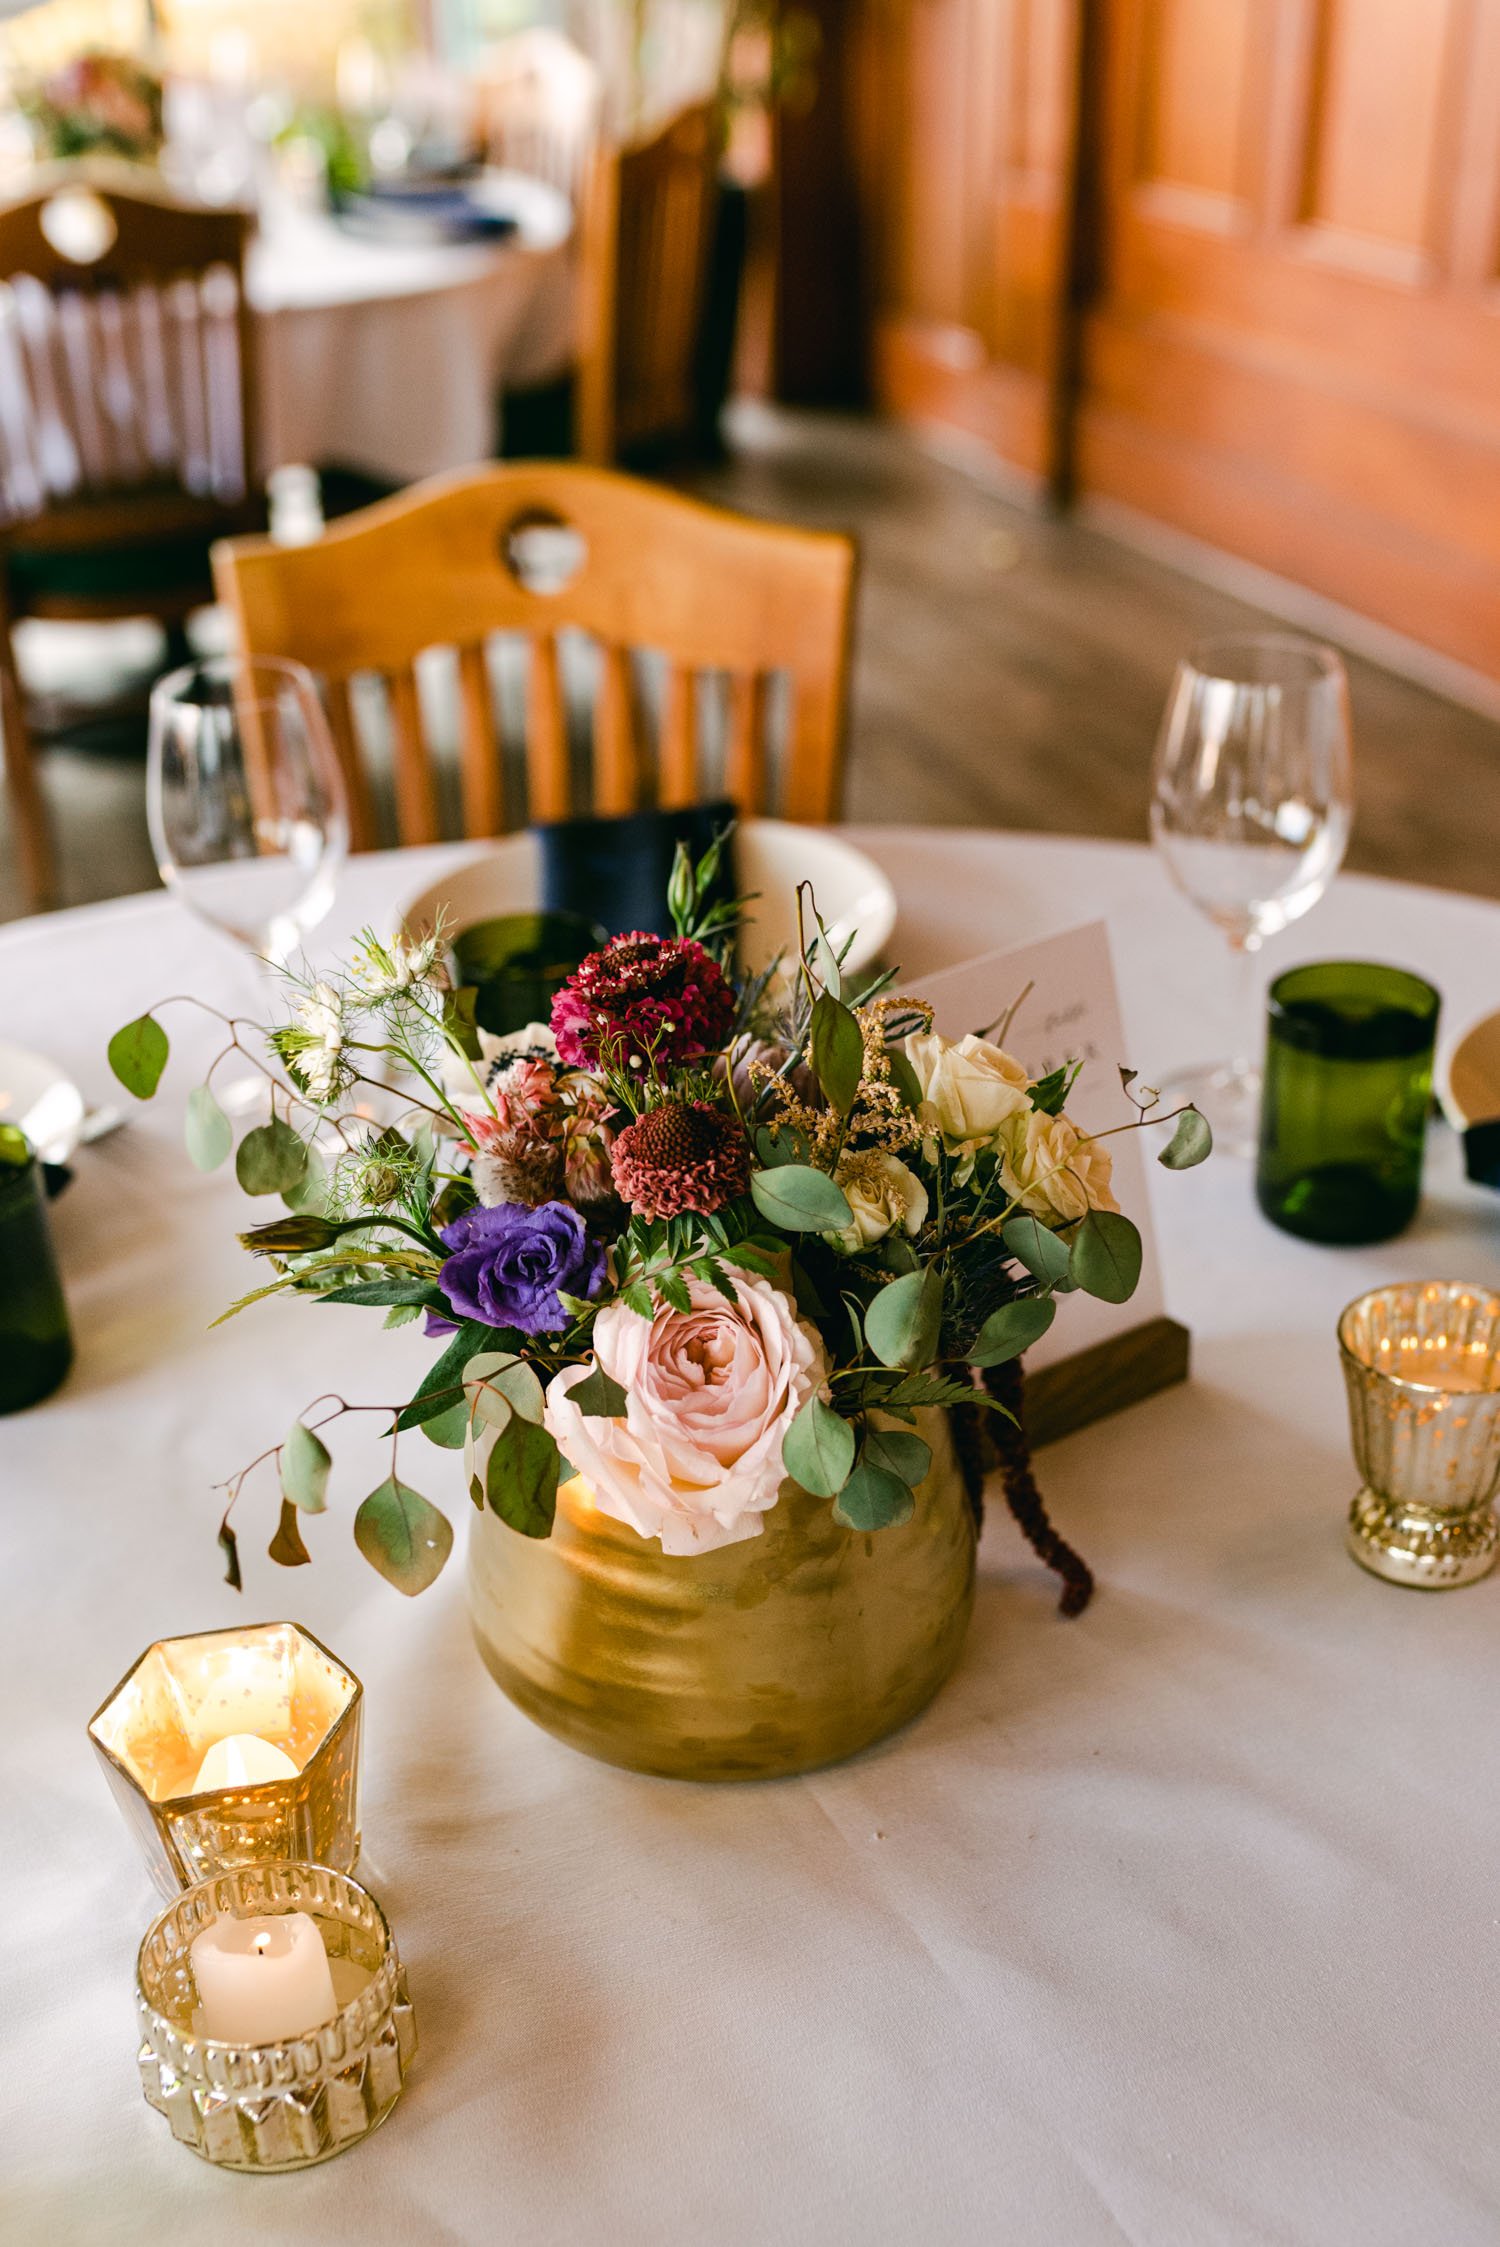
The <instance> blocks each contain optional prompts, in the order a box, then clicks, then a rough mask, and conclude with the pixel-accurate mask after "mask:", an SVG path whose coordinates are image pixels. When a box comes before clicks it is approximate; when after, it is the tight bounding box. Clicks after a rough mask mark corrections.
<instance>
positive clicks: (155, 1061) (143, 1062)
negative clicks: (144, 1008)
mask: <svg viewBox="0 0 1500 2247" xmlns="http://www.w3.org/2000/svg"><path fill="white" fill-rule="evenodd" d="M108 1052H109V1065H110V1067H111V1069H113V1071H114V1073H115V1075H116V1076H117V1077H118V1078H119V1080H120V1082H121V1084H122V1085H123V1086H124V1087H125V1090H126V1091H127V1092H133V1093H134V1094H135V1096H136V1098H137V1100H149V1099H150V1098H151V1095H152V1093H153V1092H155V1090H156V1088H157V1086H158V1085H159V1084H160V1083H161V1073H162V1071H163V1069H165V1067H166V1065H167V1055H168V1054H169V1053H170V1052H171V1047H170V1046H169V1045H168V1043H167V1033H166V1031H165V1030H164V1029H163V1028H162V1026H161V1024H160V1023H159V1022H158V1021H157V1019H156V1017H155V1015H154V1014H140V1015H137V1016H136V1019H135V1020H134V1022H127V1023H126V1025H125V1027H124V1029H123V1030H116V1032H115V1034H114V1036H113V1037H112V1038H111V1039H110V1041H109V1047H108Z"/></svg>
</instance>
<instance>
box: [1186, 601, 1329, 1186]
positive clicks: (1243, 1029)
mask: <svg viewBox="0 0 1500 2247" xmlns="http://www.w3.org/2000/svg"><path fill="white" fill-rule="evenodd" d="M1353 805H1354V781H1353V764H1352V757H1351V750H1350V733H1349V685H1348V680H1347V679H1346V677H1345V675H1344V666H1343V664H1342V663H1341V662H1340V660H1339V658H1338V656H1337V655H1336V654H1335V653H1334V651H1333V649H1332V648H1328V647H1323V646H1320V645H1319V644H1318V642H1316V641H1314V640H1306V639H1302V638H1300V637H1298V636H1297V635H1296V634H1293V633H1246V634H1242V635H1238V636H1231V637H1226V638H1223V639H1216V640H1209V641H1205V642H1204V643H1203V645H1202V646H1200V647H1196V648H1194V649H1193V651H1192V653H1191V654H1190V655H1189V656H1188V657H1186V659H1185V660H1184V661H1183V662H1181V663H1179V665H1178V667H1177V676H1176V678H1175V680H1174V681H1173V684H1172V691H1171V694H1170V696H1169V697H1168V700H1167V707H1166V713H1165V715H1164V717H1163V719H1162V727H1161V733H1160V736H1159V738H1158V740H1157V745H1156V757H1155V762H1154V764H1153V767H1152V795H1151V836H1152V840H1153V842H1154V843H1155V844H1156V847H1157V849H1158V850H1159V851H1160V852H1161V854H1162V857H1163V858H1164V859H1165V861H1166V864H1167V867H1168V870H1169V872H1170V873H1171V876H1172V879H1173V880H1174V881H1175V882H1176V884H1177V886H1178V888H1179V889H1181V890H1182V891H1183V892H1184V893H1185V894H1186V895H1187V896H1188V897H1189V898H1191V900H1192V902H1193V903H1194V904H1195V905H1196V906H1197V907H1198V909H1199V911H1200V912H1202V913H1205V914H1206V915H1207V916H1208V918H1209V919H1210V920H1211V921H1213V922H1214V924H1215V925H1216V926H1217V927H1218V928H1221V929H1222V930H1223V932H1224V934H1225V936H1226V937H1227V938H1228V940H1229V945H1230V949H1231V951H1232V953H1233V954H1234V956H1235V959H1236V961H1237V962H1239V963H1240V968H1239V981H1240V993H1239V1000H1240V1004H1239V1009H1238V1013H1239V1021H1238V1024H1237V1029H1236V1034H1237V1036H1239V1037H1240V1038H1242V1039H1244V1040H1245V1041H1246V1044H1247V1045H1248V1041H1249V1038H1250V1035H1251V1025H1250V1022H1249V1019H1248V1017H1249V1004H1248V1002H1249V997H1250V977H1251V973H1252V970H1251V966H1250V962H1251V959H1252V957H1253V955H1254V954H1255V953H1256V952H1257V951H1258V950H1259V949H1260V946H1261V944H1262V943H1263V942H1264V940H1265V939H1266V937H1268V936H1275V935H1277V934H1278V933H1279V932H1280V931H1281V930H1282V929H1284V928H1285V927H1286V926H1287V925H1288V923H1289V922H1291V921H1295V920H1297V919H1299V918H1300V916H1301V915H1302V914H1303V913H1305V912H1307V911H1308V910H1309V909H1310V908H1311V907H1312V906H1314V905H1316V904H1317V902H1318V899H1319V898H1320V897H1321V896H1322V895H1323V892H1324V890H1325V889H1326V888H1327V887H1328V884H1329V883H1330V882H1331V881H1332V879H1333V877H1334V875H1335V874H1336V873H1337V872H1338V869H1339V866H1340V865H1341V863H1342V861H1343V856H1344V851H1345V849H1346V847H1347V845H1348V841H1349V828H1350V824H1351V821H1352V818H1353ZM1163 1089H1166V1088H1165V1087H1164V1088H1163ZM1170 1089H1171V1091H1172V1092H1173V1094H1174V1095H1176V1096H1177V1097H1186V1098H1189V1099H1191V1100H1192V1101H1194V1103H1195V1104H1196V1105H1197V1106H1198V1107H1199V1108H1200V1109H1201V1110H1202V1111H1203V1113H1204V1114H1205V1115H1206V1116H1207V1117H1208V1119H1209V1122H1210V1123H1211V1124H1212V1125H1213V1129H1214V1140H1215V1144H1216V1145H1217V1146H1219V1147H1221V1148H1223V1149H1224V1150H1225V1151H1227V1152H1230V1153H1234V1154H1240V1155H1251V1154H1253V1153H1254V1151H1255V1140H1256V1127H1257V1113H1256V1111H1257V1107H1258V1104H1259V1098H1260V1071H1259V1069H1258V1068H1257V1067H1256V1066H1255V1065H1254V1064H1253V1062H1252V1061H1251V1060H1250V1059H1249V1058H1248V1055H1247V1053H1246V1051H1245V1049H1244V1047H1242V1048H1241V1051H1240V1053H1239V1054H1238V1055H1237V1056H1235V1057H1234V1058H1232V1059H1230V1060H1227V1061H1220V1062H1215V1063H1211V1064H1207V1065H1205V1066H1202V1067H1200V1068H1196V1069H1191V1070H1186V1071H1183V1072H1182V1073H1181V1074H1179V1075H1178V1076H1176V1077H1174V1078H1173V1079H1172V1080H1171V1087H1170Z"/></svg>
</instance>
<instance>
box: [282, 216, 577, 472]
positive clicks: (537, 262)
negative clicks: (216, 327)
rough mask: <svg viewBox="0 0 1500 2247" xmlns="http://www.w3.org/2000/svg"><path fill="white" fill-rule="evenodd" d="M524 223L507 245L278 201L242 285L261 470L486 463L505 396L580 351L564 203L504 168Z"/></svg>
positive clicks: (413, 468)
mask: <svg viewBox="0 0 1500 2247" xmlns="http://www.w3.org/2000/svg"><path fill="white" fill-rule="evenodd" d="M502 184H503V186H504V189H505V192H506V194H507V197H508V199H509V201H510V202H511V203H512V204H513V206H514V208H515V210H516V213H517V217H518V219H519V221H520V226H519V230H518V232H517V233H516V235H514V236H513V237H511V238H509V239H507V240H505V241H502V242H498V243H477V242H475V243H455V244H452V245H432V246H417V245H411V244H402V243H395V244H390V243H372V242H366V241H361V240H359V239H357V238H356V237H355V236H353V235H351V234H348V233H346V232H344V231H342V230H341V229H340V228H339V227H338V226H336V225H335V224H334V222H333V220H332V219H329V218H325V217H322V216H320V215H318V214H315V213H308V212H302V211H296V210H286V211H277V212H275V213H273V214H272V215H271V217H270V218H269V220H268V222H267V229H266V231H265V232H264V233H263V234H262V235H261V237H260V238H259V239H258V240H257V241H256V242H255V243H254V244H253V245H252V248H251V253H250V260H249V264H248V267H247V271H246V288H247V291H248V293H249V296H250V298H251V301H252V303H253V305H254V307H255V311H256V319H257V329H258V337H259V349H260V369H259V372H260V445H261V465H262V468H263V469H264V470H269V469H272V468H277V467H280V466H282V465H283V464H284V463H286V462H288V461H310V462H336V463H338V464H339V465H340V466H342V467H349V468H358V469H362V470H364V471H365V473H366V474H368V475H371V476H378V477H384V478H387V479H389V480H390V481H391V482H392V483H408V482H411V481H413V480H414V479H415V478H417V477H419V476H430V475H435V474H436V473H437V472H438V471H439V470H441V469H445V468H463V467H467V466H468V465H469V464H470V463H471V462H473V461H477V460H487V459H488V458H489V457H490V455H491V453H492V452H493V450H494V443H495V429H496V422H497V400H498V393H499V391H500V390H501V388H502V387H511V388H515V389H524V388H526V387H528V386H529V385H532V384H536V383H542V382H546V381H549V380H551V379H552V378H553V377H555V376H557V375H560V374H562V373H563V372H565V370H566V369H567V368H568V367H569V366H570V365H571V363H572V358H573V265H572V257H571V251H570V246H569V241H568V236H569V231H570V227H571V219H570V217H569V213H568V206H567V202H566V199H565V198H564V197H563V196H562V195H560V194H559V193H558V192H557V191H556V190H555V189H554V188H550V187H548V186H546V185H545V184H544V183H543V182H542V181H540V180H526V179H522V178H521V177H520V176H519V175H514V174H511V175H504V177H503V183H502Z"/></svg>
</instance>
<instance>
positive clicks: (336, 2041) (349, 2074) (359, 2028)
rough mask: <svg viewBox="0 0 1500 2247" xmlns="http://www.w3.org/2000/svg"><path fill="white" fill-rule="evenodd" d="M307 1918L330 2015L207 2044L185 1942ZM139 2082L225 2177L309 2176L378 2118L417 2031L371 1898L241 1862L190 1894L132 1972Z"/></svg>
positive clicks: (399, 2082) (397, 2086) (174, 1907)
mask: <svg viewBox="0 0 1500 2247" xmlns="http://www.w3.org/2000/svg"><path fill="white" fill-rule="evenodd" d="M278 1912H305V1913H307V1915H308V1916H309V1917H310V1918H311V1919H312V1920H313V1921H314V1922H315V1923H316V1925H317V1928H318V1931H319V1933H320V1934H321V1936H322V1938H323V1942H324V1945H325V1948H326V1949H327V1952H328V1960H329V1966H330V1970H331V1972H332V1975H333V1986H334V1995H335V1997H336V1998H337V1999H338V2000H339V2010H338V2012H337V2013H336V2014H335V2016H334V2018H333V2019H332V2020H331V2021H327V2022H325V2023H324V2025H323V2026H322V2027H321V2028H316V2029H310V2030H309V2031H308V2032H307V2033H306V2034H305V2035H303V2036H298V2037H290V2038H288V2039H286V2041H285V2042H282V2043H278V2044H231V2043H225V2042H223V2041H222V2040H220V2039H216V2038H213V2037H208V2036H204V2035H203V2034H201V2033H200V2030H199V2029H198V2027H197V2025H196V2023H197V2020H198V2016H199V1998H198V1989H197V1984H196V1982H195V1981H194V1978H193V1967H192V1959H191V1956H190V1952H191V1946H192V1943H193V1939H194V1937H195V1936H197V1935H199V1934H201V1933H202V1932H203V1930H204V1929H205V1928H207V1927H210V1926H212V1924H213V1923H214V1921H215V1920H218V1919H223V1918H226V1917H228V1918H236V1919H243V1918H250V1917H255V1916H257V1915H260V1914H271V1913H278ZM136 2006H137V2010H138V2012H139V2015H140V2024H141V2039H142V2041H141V2048H140V2053H139V2064H140V2072H141V2087H142V2089H143V2091H144V2092H145V2095H146V2099H147V2101H148V2103H149V2104H150V2105H151V2106H153V2107H155V2108H156V2109H157V2110H158V2112H159V2113H161V2114H164V2115H165V2116H166V2118H167V2120H168V2122H169V2123H170V2124H171V2126H172V2134H173V2136H174V2137H176V2138H179V2139H180V2140H181V2141H182V2143H183V2144H184V2145H185V2146H191V2148H192V2150H193V2151H194V2153H196V2154H199V2155H201V2156H202V2158H203V2159H204V2160H205V2161H211V2162H212V2163H214V2165H215V2166H216V2167H217V2168H221V2169H246V2170H255V2171H265V2172H275V2171H277V2170H282V2169H306V2168H308V2167H310V2166H311V2165H312V2164H313V2163H314V2162H318V2161H327V2160H328V2159H329V2158H330V2157H331V2156H332V2155H333V2154H336V2153H342V2152H343V2151H344V2149H345V2148H346V2147H347V2146H352V2145H357V2144H358V2142H359V2140H360V2139H361V2138H364V2137H368V2135H369V2133H370V2132H371V2131H372V2130H373V2129H375V2128H376V2127H377V2126H378V2125H379V2124H380V2123H382V2122H383V2121H384V2120H385V2118H386V2116H387V2115H388V2114H389V2113H390V2111H391V2108H392V2107H393V2106H394V2105H395V2103H396V2101H397V2099H398V2098H399V2097H400V2096H401V2091H402V2087H403V2085H404V2084H405V2081H406V2074H407V2069H408V2068H409V2067H410V2065H411V2058H412V2054H413V2053H414V2052H415V2050H416V2044H417V2032H416V2024H415V2021H414V2020H413V2017H412V2009H411V1999H410V1997H409V1996H408V1994H407V1988H406V1975H405V1972H404V1970H403V1968H402V1965H401V1961H400V1959H399V1958H398V1957H397V1955H396V1944H395V1938H394V1937H393V1935H392V1934H391V1930H390V1927H389V1926H388V1924H387V1922H386V1917H385V1914H384V1912H382V1910H381V1908H380V1906H379V1905H378V1904H377V1903H376V1901H375V1899H374V1897H373V1896H372V1895H371V1894H370V1892H369V1890H368V1889H366V1888H362V1887H361V1886H360V1884H359V1882H358V1881H357V1880H351V1879H350V1878H349V1876H348V1874H347V1873H340V1872H335V1871H333V1870H332V1869H331V1867H329V1866H327V1865H301V1864H281V1865H242V1866H240V1867H239V1868H238V1869H237V1870H235V1871H233V1872H226V1873H220V1874H218V1875H217V1876H216V1877H215V1878H213V1879H212V1880H205V1881H200V1882H199V1883H198V1884H197V1886H196V1887H193V1888H189V1889H187V1890H186V1891H185V1892H184V1893H183V1894H182V1895H180V1896H178V1898H177V1899H176V1901H175V1902H174V1903H172V1904H170V1905H169V1906H168V1907H167V1909H166V1910H165V1911H164V1912H162V1914H161V1915H160V1917H159V1918H158V1919H156V1920H155V1921H154V1922H153V1923H152V1926H151V1927H150V1929H149V1931H148V1932H147V1935H146V1938H145V1941H144V1942H143V1943H142V1944H141V1949H140V1957H139V1960H138V1962H137V1966H136Z"/></svg>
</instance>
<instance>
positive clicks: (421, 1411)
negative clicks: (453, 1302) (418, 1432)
mask: <svg viewBox="0 0 1500 2247" xmlns="http://www.w3.org/2000/svg"><path fill="white" fill-rule="evenodd" d="M496 1331H497V1330H496V1329H495V1328H494V1327H492V1326H485V1325H484V1324H483V1323H482V1322H481V1321H480V1320H478V1319H465V1320H464V1323H463V1325H462V1326H461V1327H460V1328H459V1330H458V1332H457V1333H456V1334H455V1335H454V1337H453V1339H452V1340H451V1341H450V1342H449V1344H448V1347H447V1348H446V1349H445V1350H444V1352H443V1354H442V1356H441V1357H440V1358H439V1359H438V1360H437V1361H436V1363H435V1364H434V1365H433V1366H432V1367H431V1368H430V1369H429V1371H428V1374H427V1378H426V1379H425V1380H424V1382H423V1383H422V1386H421V1388H420V1389H418V1391H417V1393H416V1395H415V1396H414V1397H413V1398H412V1400H411V1403H410V1404H408V1405H406V1406H405V1407H404V1408H403V1410H401V1411H400V1412H398V1413H397V1415H396V1428H397V1431H398V1432H399V1431H400V1430H402V1429H403V1428H419V1427H420V1426H421V1425H422V1423H423V1421H424V1420H435V1419H436V1418H437V1416H438V1414H439V1413H440V1412H446V1411H447V1410H448V1408H449V1406H450V1405H452V1404H454V1403H459V1404H461V1403H462V1402H463V1386H464V1367H465V1366H466V1365H467V1364H468V1362H469V1360H470V1358H471V1357H473V1355H474V1353H475V1351H476V1350H478V1349H480V1348H481V1347H482V1346H483V1345H484V1344H485V1343H486V1342H493V1341H494V1339H495V1336H496Z"/></svg>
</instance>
